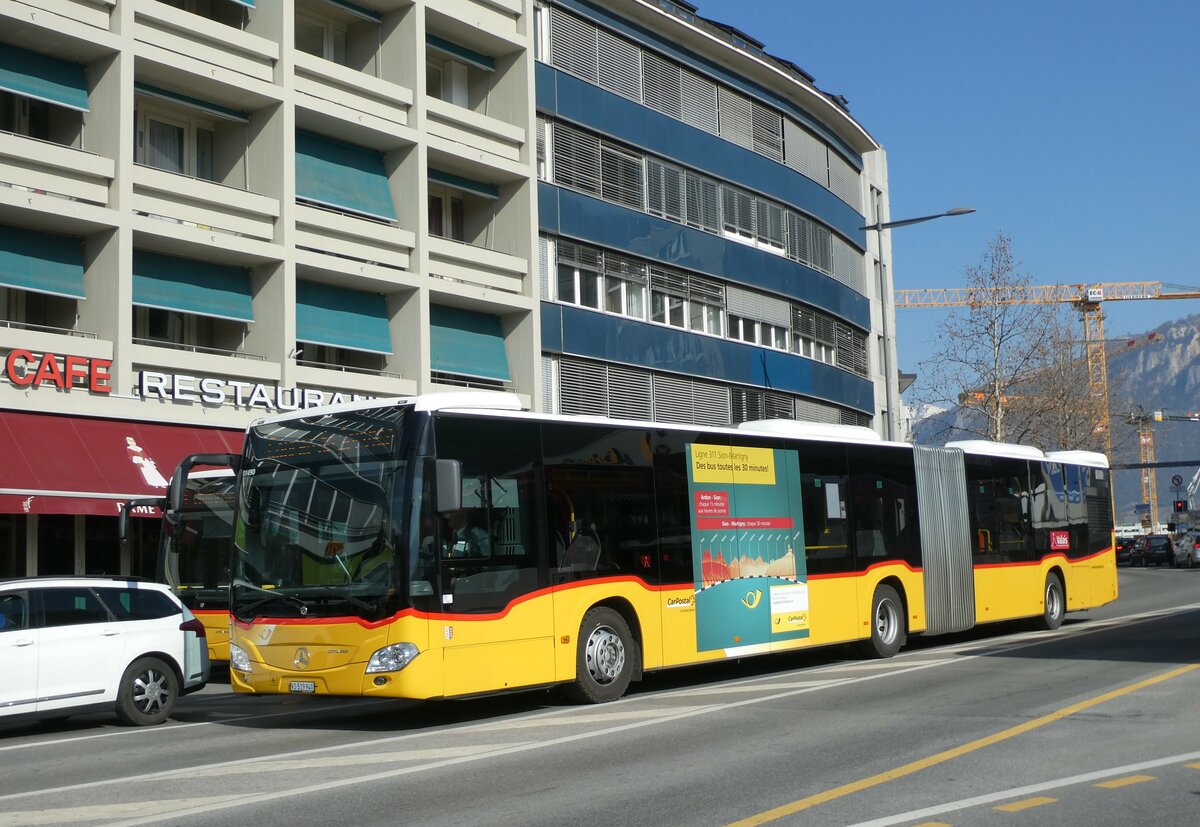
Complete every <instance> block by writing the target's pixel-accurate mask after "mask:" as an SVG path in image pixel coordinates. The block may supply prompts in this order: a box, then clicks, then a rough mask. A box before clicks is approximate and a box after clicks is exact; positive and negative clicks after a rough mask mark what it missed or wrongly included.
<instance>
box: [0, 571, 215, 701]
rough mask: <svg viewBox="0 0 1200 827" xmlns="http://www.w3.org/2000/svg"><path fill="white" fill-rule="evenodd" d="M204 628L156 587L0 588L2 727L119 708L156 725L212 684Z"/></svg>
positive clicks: (67, 584) (118, 582)
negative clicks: (10, 721) (182, 699)
mask: <svg viewBox="0 0 1200 827" xmlns="http://www.w3.org/2000/svg"><path fill="white" fill-rule="evenodd" d="M208 674H209V663H208V646H207V643H206V641H205V633H204V626H203V625H202V624H201V623H200V621H199V620H197V619H196V617H195V615H193V614H192V613H191V612H190V611H188V610H187V608H186V607H184V606H183V604H181V603H180V602H179V599H178V598H176V597H175V595H174V594H172V593H171V590H170V589H169V588H168V587H167V586H164V585H161V584H159V583H149V582H145V581H141V580H131V579H128V578H116V577H29V578H25V579H21V580H2V581H0V720H3V719H4V718H6V717H9V716H22V717H26V716H28V717H35V718H56V717H65V716H68V715H77V714H79V713H82V712H93V711H97V710H112V711H115V712H116V714H117V717H119V718H120V719H121V720H122V721H123V722H125V723H126V724H130V725H143V724H158V723H161V722H162V721H164V720H165V719H166V718H167V716H168V715H170V714H171V711H172V710H173V709H174V708H175V701H176V700H177V699H178V698H179V696H180V695H183V694H187V693H189V692H194V691H196V690H197V689H201V688H202V687H203V686H204V685H205V683H207V682H208Z"/></svg>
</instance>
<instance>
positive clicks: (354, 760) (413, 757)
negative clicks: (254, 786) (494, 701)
mask: <svg viewBox="0 0 1200 827" xmlns="http://www.w3.org/2000/svg"><path fill="white" fill-rule="evenodd" d="M527 743H529V742H524V743H522V744H508V745H506V746H524V745H525V744H527ZM495 751H496V746H495V745H494V744H476V745H470V746H462V747H445V748H441V749H406V750H400V751H398V752H367V753H360V754H357V755H314V756H312V757H310V758H294V759H286V760H281V761H259V762H256V763H255V764H254V773H255V774H256V775H257V774H258V773H263V772H292V771H295V770H311V769H322V770H323V769H328V768H330V767H357V766H363V765H365V764H399V763H403V762H405V761H408V762H412V761H439V760H441V759H443V758H458V757H461V756H475V755H480V754H482V753H485V752H495ZM245 771H246V768H245V767H206V768H204V769H199V770H180V771H178V772H176V773H175V775H176V777H178V776H184V777H187V778H214V777H218V776H222V775H238V774H240V773H244V772H245Z"/></svg>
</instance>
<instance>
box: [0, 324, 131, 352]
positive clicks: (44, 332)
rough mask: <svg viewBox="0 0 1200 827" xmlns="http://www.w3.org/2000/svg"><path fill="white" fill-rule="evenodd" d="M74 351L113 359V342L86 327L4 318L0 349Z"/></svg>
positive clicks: (0, 326)
mask: <svg viewBox="0 0 1200 827" xmlns="http://www.w3.org/2000/svg"><path fill="white" fill-rule="evenodd" d="M18 349H23V350H29V351H32V352H34V353H58V354H68V353H69V354H71V355H72V356H84V357H86V358H88V359H112V358H113V344H112V342H110V341H108V340H106V339H101V338H99V337H98V336H97V335H96V334H95V333H90V332H88V331H84V330H67V329H66V328H58V327H47V326H45V325H34V324H26V323H23V322H11V321H6V320H0V350H5V351H13V350H18Z"/></svg>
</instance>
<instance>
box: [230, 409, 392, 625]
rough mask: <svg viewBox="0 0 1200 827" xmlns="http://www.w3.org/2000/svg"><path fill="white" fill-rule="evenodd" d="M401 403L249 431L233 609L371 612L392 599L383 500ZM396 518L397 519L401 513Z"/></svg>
mask: <svg viewBox="0 0 1200 827" xmlns="http://www.w3.org/2000/svg"><path fill="white" fill-rule="evenodd" d="M407 410H408V409H407V408H405V407H400V406H393V407H386V408H379V409H370V410H363V411H352V412H347V413H341V414H326V415H321V416H316V417H311V418H304V419H293V420H287V421H284V422H279V423H271V424H265V425H260V426H257V427H254V428H252V429H251V430H250V433H249V435H248V437H247V450H246V457H245V461H244V462H243V466H242V469H241V472H240V474H239V476H238V486H239V496H238V510H237V515H236V519H235V525H234V549H235V561H234V563H235V570H234V577H233V588H232V605H231V609H232V611H233V613H234V614H235V615H236V616H237V617H239V618H241V619H243V620H251V619H253V618H255V617H261V616H272V617H275V616H279V617H297V616H334V615H339V616H340V615H355V616H360V617H367V618H377V617H379V616H382V614H383V613H384V612H386V611H387V610H388V607H389V606H391V605H392V604H393V603H394V598H395V590H394V589H393V588H392V583H393V582H394V579H395V578H394V577H393V562H394V557H395V539H394V538H395V537H397V536H400V534H399V532H398V529H397V526H396V525H394V521H393V513H392V512H393V509H392V505H391V500H392V496H393V492H394V491H395V489H396V487H397V484H398V481H400V480H402V479H403V477H404V472H405V470H406V462H405V461H404V460H403V459H402V456H403V452H402V449H401V446H400V441H401V439H402V438H403V435H404V428H403V425H404V420H405V416H406V412H407ZM397 511H398V512H399V513H397V514H396V515H395V516H396V519H397V520H401V519H403V509H398V510H397Z"/></svg>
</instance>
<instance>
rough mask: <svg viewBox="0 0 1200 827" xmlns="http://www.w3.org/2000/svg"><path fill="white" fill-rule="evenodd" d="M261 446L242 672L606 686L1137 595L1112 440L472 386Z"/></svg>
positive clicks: (239, 634) (309, 417) (295, 681)
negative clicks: (527, 399)
mask: <svg viewBox="0 0 1200 827" xmlns="http://www.w3.org/2000/svg"><path fill="white" fill-rule="evenodd" d="M237 464H238V469H237V472H238V477H237V503H236V512H235V520H234V529H233V543H232V546H233V551H232V554H233V559H232V562H231V565H232V571H233V578H232V586H231V592H230V611H231V613H232V615H233V629H232V645H231V647H230V674H231V680H232V684H233V686H234V688H235V689H236V690H238V691H241V692H254V693H317V694H330V695H349V696H378V697H401V698H415V699H431V698H448V697H463V696H470V695H477V694H483V693H489V692H497V691H504V690H514V689H528V688H533V687H548V686H561V687H563V688H564V689H565V690H566V691H567V692H568V694H570V695H572V696H573V697H575V698H576V699H578V700H581V701H590V702H599V701H608V700H613V699H615V698H618V697H620V696H621V695H622V694H623V693H624V692H625V691H626V689H627V687H628V685H629V683H630V681H631V680H637V679H639V678H640V677H641V676H642V675H643V674H644V673H645V672H647V671H649V670H655V669H665V668H670V667H676V666H684V665H688V664H698V663H705V662H712V661H718V660H722V659H725V658H730V657H739V658H740V657H746V656H749V655H758V654H767V653H771V652H783V651H794V650H797V649H802V648H807V647H813V646H822V645H827V644H833V643H845V642H858V643H859V645H860V647H861V648H862V650H863V651H864V653H865V654H866V655H868V656H872V657H889V656H891V655H893V654H895V653H896V652H897V651H898V650H899V649H900V647H901V646H903V645H904V643H905V640H906V638H907V636H909V635H915V634H925V635H932V634H940V633H945V632H953V631H961V630H964V629H968V628H971V627H972V626H974V625H976V624H978V623H984V622H991V621H1000V620H1008V619H1013V618H1035V619H1037V620H1038V622H1039V623H1041V624H1042V625H1044V626H1046V627H1048V628H1055V627H1057V626H1058V625H1059V624H1060V623H1061V622H1062V620H1063V615H1064V613H1065V612H1067V611H1075V610H1080V609H1086V608H1089V607H1094V606H1100V605H1102V604H1104V603H1107V602H1109V601H1111V600H1113V599H1115V598H1116V596H1117V581H1116V568H1115V561H1114V555H1113V521H1112V501H1111V489H1110V476H1109V471H1108V467H1107V461H1106V460H1105V458H1104V457H1103V456H1102V455H1099V454H1093V453H1082V452H1070V453H1059V454H1055V453H1049V454H1043V453H1042V452H1041V451H1039V450H1037V449H1035V448H1029V447H1022V446H1011V445H999V444H990V443H977V442H971V443H961V444H959V445H957V446H949V447H945V448H923V447H915V448H914V447H913V446H911V445H907V444H899V443H889V442H884V441H881V440H880V439H879V438H878V437H877V436H876V435H875V434H874V433H873V432H871V431H870V430H868V429H865V428H856V427H845V426H829V425H816V424H811V423H801V422H792V421H787V422H781V421H765V422H757V423H746V424H744V425H742V426H740V427H738V428H706V427H698V426H688V425H672V424H665V423H647V422H629V421H613V420H604V419H589V418H578V417H562V416H549V415H541V414H536V413H530V412H526V411H522V410H520V409H519V404H518V403H517V401H516V398H515V397H513V396H511V395H507V394H496V393H486V392H480V393H471V392H464V393H456V394H439V395H430V396H424V397H416V398H409V399H400V400H389V401H386V402H383V401H375V402H364V403H356V404H354V405H345V406H338V407H336V408H326V409H319V410H311V411H299V412H296V413H294V414H290V415H286V416H281V417H275V418H271V419H265V420H260V421H258V422H255V423H254V424H252V425H251V426H250V428H249V430H248V433H247V438H246V444H245V450H244V453H243V455H242V456H241V457H240V458H238V459H237ZM177 488H179V487H178V486H177Z"/></svg>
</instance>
